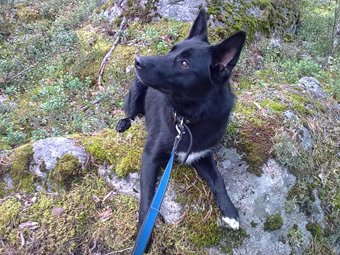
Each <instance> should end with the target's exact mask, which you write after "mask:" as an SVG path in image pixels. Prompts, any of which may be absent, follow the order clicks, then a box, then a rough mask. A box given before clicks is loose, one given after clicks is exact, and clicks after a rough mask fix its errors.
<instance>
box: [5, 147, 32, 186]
mask: <svg viewBox="0 0 340 255" xmlns="http://www.w3.org/2000/svg"><path fill="white" fill-rule="evenodd" d="M32 158H33V147H32V145H31V144H26V145H23V146H20V147H18V148H16V149H14V151H13V152H12V153H11V155H10V160H11V166H10V167H9V169H8V173H9V176H10V178H11V179H12V180H13V186H14V189H15V190H16V191H24V192H33V191H34V175H33V174H32V173H31V172H30V170H29V168H30V163H31V160H32Z"/></svg>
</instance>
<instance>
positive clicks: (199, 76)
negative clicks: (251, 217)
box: [116, 9, 246, 230]
mask: <svg viewBox="0 0 340 255" xmlns="http://www.w3.org/2000/svg"><path fill="white" fill-rule="evenodd" d="M245 37H246V34H245V32H243V31H240V32H238V33H235V34H234V35H232V36H230V37H229V38H227V39H226V40H224V41H222V42H221V43H219V44H217V45H210V44H209V42H208V37H207V17H206V12H205V10H204V9H202V10H201V11H200V13H199V15H198V17H197V18H196V20H195V22H194V24H193V26H192V28H191V31H190V34H189V37H188V38H187V39H186V40H184V41H182V42H180V43H177V44H176V45H175V46H173V48H172V49H171V51H170V52H169V53H168V54H167V55H165V56H148V57H137V58H136V60H135V67H136V73H137V75H136V79H135V80H134V82H133V83H132V86H131V89H130V92H129V93H128V95H127V96H126V99H125V112H126V118H125V119H121V120H120V121H119V122H118V124H117V127H116V130H117V131H118V132H124V131H125V130H126V129H128V128H129V127H130V124H131V123H130V121H131V120H133V119H134V118H135V117H136V116H139V115H145V120H146V127H147V131H148V135H147V140H146V143H145V146H144V151H143V155H142V170H141V184H140V185H141V186H140V192H141V194H140V208H139V222H138V229H139V228H140V227H141V225H142V223H143V220H144V218H145V216H146V213H147V210H148V208H149V205H150V203H151V200H152V198H153V195H154V192H155V185H156V180H157V175H158V172H159V170H160V169H161V168H164V167H165V165H166V163H167V160H168V159H169V155H170V152H171V150H172V146H173V142H174V139H175V136H176V135H177V132H176V129H175V122H174V119H173V112H174V111H175V112H176V113H177V114H178V115H179V116H182V117H184V119H185V120H186V121H187V122H188V126H189V128H190V130H191V132H192V135H193V145H192V152H191V154H190V156H189V158H188V160H187V163H188V164H190V165H192V166H193V167H194V168H195V169H196V171H197V172H198V174H199V175H200V177H201V178H202V179H204V180H205V181H206V182H207V183H208V185H209V186H210V188H211V190H212V192H213V194H214V195H215V198H216V201H217V204H218V206H219V208H220V209H221V212H222V216H223V218H222V219H223V220H224V221H225V222H226V223H227V224H228V226H229V227H231V228H232V229H235V230H236V229H238V228H239V222H238V213H237V211H236V209H235V207H234V205H233V204H232V202H231V201H230V198H229V196H228V194H227V191H226V188H225V185H224V182H223V179H222V177H221V175H220V173H219V172H218V170H217V169H216V165H215V163H214V160H213V155H212V152H211V149H212V148H214V147H215V146H216V145H217V144H218V143H219V142H220V141H221V139H222V137H223V135H224V134H225V132H226V126H227V122H228V117H229V114H230V111H231V109H232V107H233V103H234V97H233V94H232V92H231V89H230V84H229V78H230V75H231V71H232V70H233V68H234V66H235V65H236V63H237V61H238V59H239V56H240V53H241V50H242V48H243V45H244V42H245ZM188 146H189V137H188V135H186V134H184V135H183V138H182V140H181V141H180V143H179V146H178V150H177V152H178V153H177V159H178V160H179V161H182V160H183V158H184V155H185V152H186V151H187V149H188Z"/></svg>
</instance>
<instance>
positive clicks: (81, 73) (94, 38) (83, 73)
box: [70, 25, 112, 78]
mask: <svg viewBox="0 0 340 255" xmlns="http://www.w3.org/2000/svg"><path fill="white" fill-rule="evenodd" d="M76 34H77V38H78V42H77V47H78V48H79V56H78V58H77V59H76V62H75V63H74V64H73V65H72V66H71V68H70V70H71V73H73V74H74V75H77V76H78V77H80V78H86V77H94V76H95V75H96V74H97V72H98V70H99V66H100V63H101V61H102V59H103V57H104V56H105V54H106V53H107V52H108V51H109V49H110V48H111V46H112V42H110V41H109V40H108V39H106V38H105V37H104V35H103V34H102V33H99V32H98V31H97V30H96V29H95V28H93V27H91V26H90V25H88V26H84V27H82V28H81V29H79V30H77V31H76Z"/></svg>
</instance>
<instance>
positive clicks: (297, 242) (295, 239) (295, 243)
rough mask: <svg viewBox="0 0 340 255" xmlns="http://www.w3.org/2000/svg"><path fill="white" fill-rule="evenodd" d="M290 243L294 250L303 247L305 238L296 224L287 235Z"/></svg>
mask: <svg viewBox="0 0 340 255" xmlns="http://www.w3.org/2000/svg"><path fill="white" fill-rule="evenodd" d="M287 239H288V243H289V244H290V245H291V246H292V248H293V250H294V249H295V248H296V247H301V245H302V242H303V236H302V233H301V231H300V230H299V227H298V225H296V224H294V225H293V226H292V227H291V228H290V229H289V231H288V234H287Z"/></svg>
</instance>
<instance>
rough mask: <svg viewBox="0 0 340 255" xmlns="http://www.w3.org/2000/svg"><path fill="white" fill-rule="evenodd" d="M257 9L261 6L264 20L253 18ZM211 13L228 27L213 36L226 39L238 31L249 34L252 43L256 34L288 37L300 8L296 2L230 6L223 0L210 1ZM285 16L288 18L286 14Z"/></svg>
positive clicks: (261, 17)
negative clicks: (256, 7)
mask: <svg viewBox="0 0 340 255" xmlns="http://www.w3.org/2000/svg"><path fill="white" fill-rule="evenodd" d="M255 6H260V8H261V10H262V11H263V13H262V15H261V16H256V15H251V14H249V12H248V10H249V9H250V8H253V7H255ZM207 7H208V13H209V15H212V16H213V19H214V20H215V21H219V22H221V23H223V24H225V27H224V28H223V30H222V29H220V28H217V29H216V30H215V32H213V33H214V34H215V35H217V36H216V37H221V38H223V39H224V38H225V37H226V36H227V35H228V34H231V33H233V32H235V31H237V30H241V29H242V30H245V31H247V33H248V35H247V37H248V40H249V41H252V40H253V39H254V38H255V33H256V32H261V33H262V34H265V35H267V36H268V35H269V34H270V32H271V31H272V30H276V31H277V32H278V33H281V34H284V35H286V34H288V33H287V31H288V30H286V28H288V27H289V26H290V25H292V24H295V22H296V20H297V15H298V14H297V13H298V8H297V6H296V3H295V1H292V0H291V1H285V2H279V1H276V2H275V4H274V3H273V1H267V0H258V1H251V2H250V1H243V0H239V1H234V2H233V3H231V2H226V1H220V0H210V1H208V3H207ZM283 13H284V14H283Z"/></svg>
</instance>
